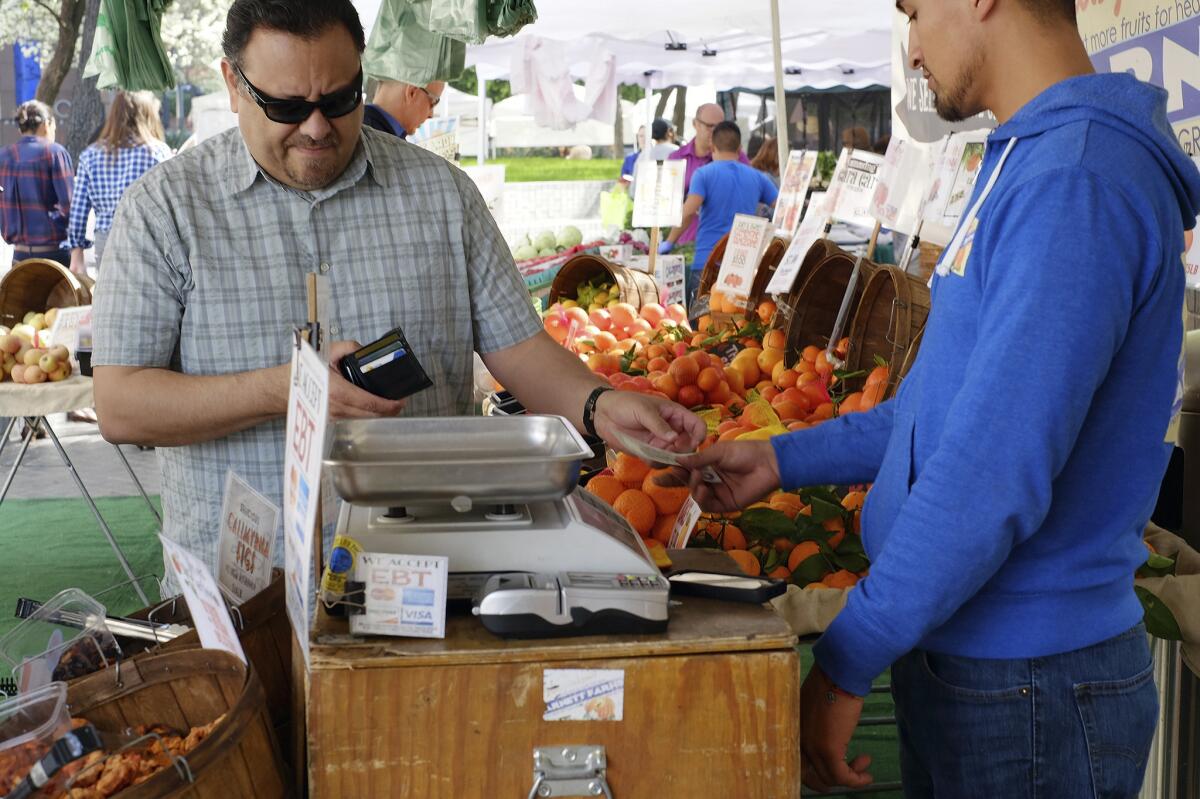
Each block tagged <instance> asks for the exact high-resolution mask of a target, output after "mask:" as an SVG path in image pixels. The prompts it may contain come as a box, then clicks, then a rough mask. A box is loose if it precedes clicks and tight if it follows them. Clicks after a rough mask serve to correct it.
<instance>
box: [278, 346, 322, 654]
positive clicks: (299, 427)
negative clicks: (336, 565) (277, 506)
mask: <svg viewBox="0 0 1200 799" xmlns="http://www.w3.org/2000/svg"><path fill="white" fill-rule="evenodd" d="M328 415H329V368H328V367H327V366H325V365H324V364H323V363H321V358H320V356H318V355H317V353H316V351H315V350H314V349H313V348H312V347H310V346H309V345H308V344H307V343H306V342H301V343H300V347H299V348H298V349H297V350H296V351H295V352H294V354H293V356H292V387H291V393H290V394H289V395H288V413H287V439H286V442H285V444H284V461H283V541H284V560H283V565H284V573H285V575H284V576H285V580H286V582H287V586H286V587H287V609H288V619H289V620H290V621H291V623H292V629H293V630H295V632H296V640H297V641H299V643H300V649H301V651H302V652H303V653H304V662H305V664H306V665H307V664H308V663H309V658H310V653H309V640H308V635H309V630H310V629H311V627H312V621H313V610H314V607H315V605H314V593H315V587H316V586H315V578H314V575H313V564H312V552H313V530H314V529H315V527H316V524H317V504H318V503H317V497H318V496H319V495H320V491H321V457H322V455H323V452H322V450H323V449H324V444H325V425H326V421H327V419H328Z"/></svg>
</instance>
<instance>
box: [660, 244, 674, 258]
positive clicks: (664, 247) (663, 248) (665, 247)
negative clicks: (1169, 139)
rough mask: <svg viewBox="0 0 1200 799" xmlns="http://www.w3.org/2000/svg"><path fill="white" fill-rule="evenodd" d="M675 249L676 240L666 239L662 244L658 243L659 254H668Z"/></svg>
mask: <svg viewBox="0 0 1200 799" xmlns="http://www.w3.org/2000/svg"><path fill="white" fill-rule="evenodd" d="M673 249H675V243H674V242H671V241H664V242H663V243H662V244H660V245H658V254H659V255H667V254H668V253H670V252H671V250H673Z"/></svg>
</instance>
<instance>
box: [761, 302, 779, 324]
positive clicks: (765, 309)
mask: <svg viewBox="0 0 1200 799" xmlns="http://www.w3.org/2000/svg"><path fill="white" fill-rule="evenodd" d="M777 310H778V308H777V307H776V305H775V302H774V300H763V301H762V302H760V303H759V304H758V308H757V311H758V320H759V321H760V322H762V323H763V324H764V325H765V324H768V323H769V322H770V321H771V318H772V317H773V316H775V311H777Z"/></svg>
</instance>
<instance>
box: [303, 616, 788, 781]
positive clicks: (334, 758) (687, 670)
mask: <svg viewBox="0 0 1200 799" xmlns="http://www.w3.org/2000/svg"><path fill="white" fill-rule="evenodd" d="M293 644H294V642H293ZM293 662H294V664H299V666H300V668H302V664H303V659H302V657H301V656H300V655H299V652H298V651H297V652H296V653H295V654H294V661H293ZM546 669H619V670H622V671H623V673H624V714H623V719H622V720H621V721H545V720H543V713H544V712H545V711H546V703H545V701H544V700H543V693H542V691H543V674H544V671H545V670H546ZM294 673H295V674H296V675H297V680H299V681H301V682H302V681H303V672H302V671H300V670H298V669H297V670H296V671H295V672H294ZM799 689H800V661H799V656H798V654H797V650H796V637H795V635H793V634H792V632H791V630H790V629H789V628H788V626H787V625H786V624H785V623H784V622H783V621H782V620H780V619H779V618H778V617H777V616H776V615H775V614H774V613H773V612H772V611H771V610H769V609H768V608H766V607H763V606H759V605H748V604H737V603H727V602H715V601H711V600H705V599H696V598H690V597H688V598H684V599H683V600H682V602H681V603H680V604H673V605H672V608H671V623H670V626H669V628H668V631H667V632H666V633H664V634H662V635H648V636H629V637H624V636H595V637H589V638H568V639H557V640H555V639H548V640H537V641H506V640H502V639H500V638H497V637H495V636H493V635H492V634H491V633H489V632H488V631H487V630H485V629H484V628H483V626H482V625H481V624H480V622H479V621H478V620H477V619H475V618H473V617H471V616H466V615H461V614H451V615H450V616H449V617H448V618H447V623H446V637H445V639H442V640H429V639H407V638H378V637H376V638H368V639H357V638H353V637H351V636H350V635H348V634H347V625H346V623H345V621H343V620H338V619H333V618H330V617H328V616H323V615H322V616H320V617H319V618H318V621H317V629H316V631H315V634H314V636H313V644H312V670H311V674H310V677H309V681H308V692H307V700H306V707H298V708H297V711H298V712H305V713H306V715H307V726H308V739H307V745H308V769H307V775H306V776H307V778H308V787H309V795H310V796H313V797H321V798H322V799H325V797H365V796H388V797H422V798H423V799H451V797H453V799H461V797H467V796H478V797H485V796H486V797H525V796H528V795H529V791H530V788H531V787H532V785H533V750H534V748H535V747H544V746H556V747H560V746H565V745H580V744H592V745H601V746H603V747H605V750H606V755H607V759H608V784H609V785H610V787H611V789H612V795H613V796H614V797H615V799H634V798H638V797H650V796H662V797H675V796H737V797H740V798H741V799H756V798H757V797H762V799H787V797H799V796H800V757H799V752H800V749H799V740H800V738H799V733H800V725H799ZM297 695H298V696H301V697H303V696H305V693H304V690H303V689H302V688H299V689H298V690H297ZM298 726H299V725H298ZM301 729H303V727H301Z"/></svg>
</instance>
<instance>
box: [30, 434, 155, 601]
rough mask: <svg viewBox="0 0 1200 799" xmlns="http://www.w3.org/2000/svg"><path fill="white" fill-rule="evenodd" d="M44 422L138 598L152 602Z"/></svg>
mask: <svg viewBox="0 0 1200 799" xmlns="http://www.w3.org/2000/svg"><path fill="white" fill-rule="evenodd" d="M41 421H42V423H43V424H44V425H45V427H46V432H47V433H49V434H50V439H51V440H52V441H53V442H54V448H55V449H57V450H58V455H59V457H61V458H62V461H63V463H64V464H65V465H66V467H67V471H69V472H70V473H71V478H72V479H73V480H74V481H75V485H76V487H78V488H79V493H80V494H82V495H83V498H84V499H85V500H86V501H87V504H88V506H89V507H90V508H91V509H92V514H93V515H94V516H95V517H96V523H97V524H99V525H100V530H101V532H103V533H104V537H105V538H107V539H108V545H109V546H110V547H112V550H113V553H114V554H115V555H116V556H117V560H119V561H120V562H121V569H122V570H124V572H125V576H126V577H128V578H129V579H130V580H131V581H132V583H133V590H134V591H136V592H137V595H138V599H140V600H142V603H143V604H144V605H149V604H150V599H149V598H148V597H147V596H146V592H145V591H143V590H142V585H141V583H139V582H138V579H137V577H136V576H135V575H134V573H133V569H132V568H131V567H130V565H129V561H128V560H126V559H125V553H124V552H122V551H121V547H120V545H119V544H117V539H116V538H115V537H114V536H113V532H112V530H111V529H110V528H109V526H108V522H106V521H104V517H103V516H101V515H100V509H99V508H97V507H96V502H95V500H93V499H92V495H91V494H89V493H88V490H87V486H85V485H84V484H83V479H82V478H80V476H79V472H77V471H75V464H73V463H71V459H70V458H69V457H68V456H67V451H66V450H65V449H63V445H62V443H61V442H59V440H58V436H57V435H56V434H55V433H54V429H53V428H52V427H50V424H49V423H48V422H46V421H45V419H44V418H43V419H42V420H41Z"/></svg>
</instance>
